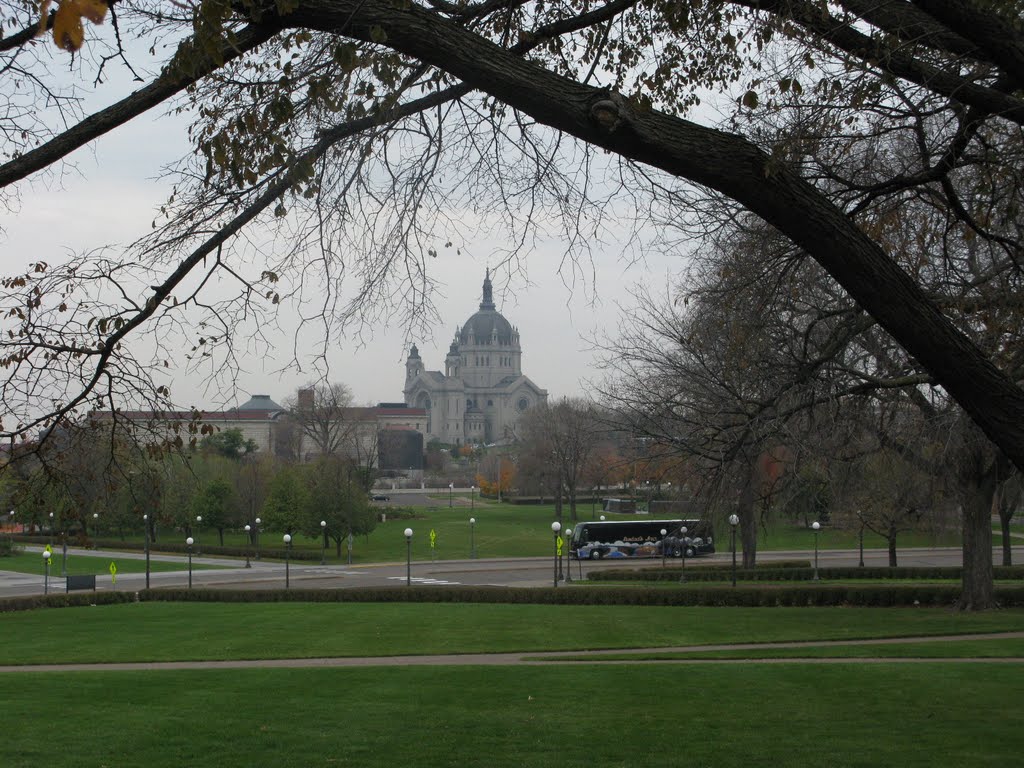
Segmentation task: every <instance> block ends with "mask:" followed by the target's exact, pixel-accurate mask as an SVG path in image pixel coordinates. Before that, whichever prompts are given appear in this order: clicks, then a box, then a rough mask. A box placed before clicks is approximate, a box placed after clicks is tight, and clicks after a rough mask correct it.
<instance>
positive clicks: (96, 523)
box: [92, 512, 100, 536]
mask: <svg viewBox="0 0 1024 768" xmlns="http://www.w3.org/2000/svg"><path fill="white" fill-rule="evenodd" d="M99 528H100V513H99V512H93V513H92V535H93V536H97V535H99Z"/></svg>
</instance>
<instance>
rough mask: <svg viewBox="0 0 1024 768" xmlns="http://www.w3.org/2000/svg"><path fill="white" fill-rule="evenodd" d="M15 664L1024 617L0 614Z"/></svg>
mask: <svg viewBox="0 0 1024 768" xmlns="http://www.w3.org/2000/svg"><path fill="white" fill-rule="evenodd" d="M0 622H2V624H3V634H4V647H5V649H7V651H6V652H8V653H11V654H14V655H11V656H9V657H8V663H24V664H40V663H47V662H53V661H67V662H71V661H81V662H110V661H171V660H202V659H264V658H271V659H272V658H303V657H317V656H372V655H398V654H431V653H476V652H489V651H493V652H501V651H510V652H511V651H524V652H543V651H552V650H577V649H579V650H584V649H597V648H608V649H614V648H645V647H668V646H679V645H703V644H709V643H728V642H771V641H785V640H830V639H835V640H851V639H863V638H871V637H906V636H912V635H942V634H957V633H970V632H974V633H979V632H999V631H1015V630H1024V610H1019V609H1012V610H1004V611H990V612H985V613H978V614H971V613H959V612H953V611H949V610H946V609H941V608H810V609H809V608H708V607H699V608H676V607H645V606H577V605H565V606H561V605H559V606H550V605H503V604H483V605H472V604H448V603H441V604H434V603H399V604H390V603H388V604H362V603H316V604H310V603H252V604H236V603H223V604H214V603H145V602H143V603H132V604H125V605H111V606H95V607H84V608H65V609H60V610H53V609H50V610H35V611H26V612H20V613H10V614H6V615H3V616H0Z"/></svg>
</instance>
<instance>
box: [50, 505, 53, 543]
mask: <svg viewBox="0 0 1024 768" xmlns="http://www.w3.org/2000/svg"><path fill="white" fill-rule="evenodd" d="M50 549H53V512H51V513H50Z"/></svg>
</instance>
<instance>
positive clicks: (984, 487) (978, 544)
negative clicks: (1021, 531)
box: [956, 426, 1000, 611]
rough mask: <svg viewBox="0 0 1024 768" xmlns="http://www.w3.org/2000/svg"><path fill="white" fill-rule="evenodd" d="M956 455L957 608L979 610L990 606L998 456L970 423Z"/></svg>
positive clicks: (993, 600)
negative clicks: (960, 557)
mask: <svg viewBox="0 0 1024 768" xmlns="http://www.w3.org/2000/svg"><path fill="white" fill-rule="evenodd" d="M966 431H967V433H968V434H967V435H965V436H963V438H962V440H961V445H962V448H961V450H960V451H958V452H957V453H958V454H959V455H958V456H956V459H957V464H958V475H959V481H960V482H959V488H958V490H959V495H960V508H961V513H962V515H963V553H964V554H963V590H962V593H961V595H960V606H959V607H960V609H961V610H965V611H980V610H984V609H986V608H994V607H995V605H996V601H995V589H994V587H993V584H992V502H993V499H994V498H995V494H996V488H997V487H998V477H999V463H1000V462H999V457H998V456H997V455H996V452H995V450H994V449H993V447H992V445H991V444H989V443H988V441H987V440H984V439H983V438H981V436H980V435H979V434H978V430H977V428H976V427H974V426H966Z"/></svg>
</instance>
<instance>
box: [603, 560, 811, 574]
mask: <svg viewBox="0 0 1024 768" xmlns="http://www.w3.org/2000/svg"><path fill="white" fill-rule="evenodd" d="M657 562H658V565H649V566H645V567H643V568H634V569H632V570H630V571H629V573H652V574H658V573H663V572H664V571H673V572H675V573H677V574H678V573H679V569H680V567H682V564H681V563H680V561H679V559H678V558H669V559H666V560H665V566H664V567H662V565H661V561H660V560H658V561H657ZM686 563H687V564H686V566H685V568H686V572H687V573H691V572H692V573H704V572H708V573H722V572H723V571H725V572H726V573H727V574H728V573H731V572H732V564H731V563H706V562H704V561H703V560H700V559H692V558H687V559H686ZM810 567H811V561H810V560H770V561H767V562H764V563H758V564H757V565H756V566H754V568H752V569H751V568H748V569H743V568H741V567H740V566H739V565H737V566H736V573H740V572H741V571H742V570H747V571H752V570H757V571H761V570H769V569H770V570H776V569H779V568H786V569H789V568H810ZM596 573H598V572H597V571H595V574H596ZM602 573H603V571H602ZM599 578H600V577H599Z"/></svg>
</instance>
